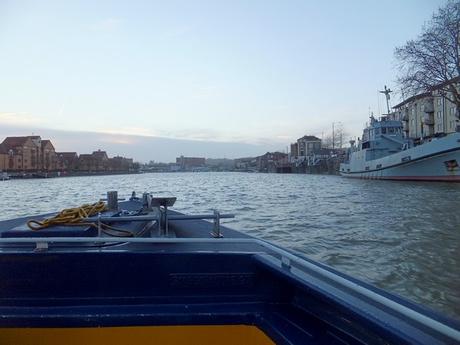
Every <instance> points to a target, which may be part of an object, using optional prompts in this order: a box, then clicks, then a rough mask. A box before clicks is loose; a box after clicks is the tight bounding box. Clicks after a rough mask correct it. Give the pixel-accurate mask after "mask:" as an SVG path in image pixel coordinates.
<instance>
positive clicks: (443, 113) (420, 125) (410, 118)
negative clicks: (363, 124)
mask: <svg viewBox="0 0 460 345" xmlns="http://www.w3.org/2000/svg"><path fill="white" fill-rule="evenodd" d="M459 81H460V79H459V78H456V79H454V80H453V81H452V83H455V87H456V88H457V89H459V90H460V87H459ZM443 86H445V84H439V85H438V86H436V87H434V88H433V89H432V90H430V91H428V92H424V93H421V94H418V95H415V96H412V97H409V98H407V99H406V100H404V101H402V102H401V103H399V104H397V105H395V106H394V107H393V109H394V112H393V114H391V117H392V118H393V119H394V120H399V121H402V123H403V131H404V133H405V137H406V138H411V139H416V140H419V139H421V138H426V137H431V136H433V135H439V134H442V133H446V134H447V133H453V132H456V131H458V127H459V125H460V121H459V114H458V110H457V107H456V105H455V104H454V103H452V102H451V101H450V100H449V98H451V96H452V95H451V94H450V93H449V92H447V94H445V95H444V93H443V92H444V91H442V89H441V88H442V87H443ZM446 96H447V97H446Z"/></svg>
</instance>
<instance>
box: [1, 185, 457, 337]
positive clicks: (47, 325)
mask: <svg viewBox="0 0 460 345" xmlns="http://www.w3.org/2000/svg"><path fill="white" fill-rule="evenodd" d="M116 200H117V197H116V195H115V194H114V193H110V194H109V195H108V197H107V201H108V203H107V205H106V204H104V203H102V202H98V203H95V204H93V205H85V206H84V207H81V208H76V209H71V210H65V211H63V212H61V213H59V214H47V215H42V216H34V217H23V218H18V219H12V220H6V221H2V222H0V237H1V238H0V282H1V283H0V284H1V287H2V288H1V289H0V315H1V316H2V317H1V318H0V343H1V344H30V343H37V342H39V343H40V344H62V343H65V344H77V343H85V344H106V343H110V344H151V343H161V344H273V343H276V344H390V343H395V344H408V343H415V344H417V343H418V344H445V343H448V344H453V343H459V342H460V325H459V324H458V323H457V322H456V321H454V320H451V319H448V318H446V317H443V316H442V315H439V314H437V313H435V312H433V311H431V310H429V309H427V308H425V307H423V306H419V305H416V304H414V303H412V302H409V301H406V300H404V299H402V298H400V297H398V296H394V295H392V294H389V293H387V292H385V291H382V290H380V289H378V288H375V287H373V286H371V285H369V284H366V283H364V282H361V281H359V280H357V279H354V278H352V277H349V276H347V275H345V274H343V273H341V272H338V271H336V270H334V269H332V268H330V267H328V266H325V265H323V264H320V263H317V262H315V261H313V260H310V259H308V258H306V257H304V256H303V255H301V254H299V253H297V252H295V251H291V250H287V249H283V248H281V247H279V246H277V245H274V244H272V243H269V242H266V241H263V240H260V239H256V238H253V237H250V236H248V235H245V234H244V233H242V232H239V231H236V230H233V229H230V228H227V227H224V226H222V225H221V222H220V220H221V219H222V218H230V217H233V215H231V214H220V213H219V212H217V211H215V212H214V213H213V214H209V215H206V214H204V215H184V214H180V213H178V212H174V211H171V210H170V209H169V208H170V207H172V206H173V204H174V201H175V198H164V197H152V196H151V195H150V194H147V193H144V194H143V196H142V198H137V197H136V196H135V195H134V194H133V195H132V197H131V198H130V199H129V200H128V201H124V202H120V203H118V202H117V201H116ZM203 219H208V220H210V221H211V222H208V221H206V220H203Z"/></svg>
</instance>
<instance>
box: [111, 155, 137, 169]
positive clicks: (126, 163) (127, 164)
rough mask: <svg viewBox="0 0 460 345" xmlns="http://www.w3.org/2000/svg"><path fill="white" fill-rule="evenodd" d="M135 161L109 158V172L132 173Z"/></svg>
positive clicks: (117, 157) (118, 157) (116, 157)
mask: <svg viewBox="0 0 460 345" xmlns="http://www.w3.org/2000/svg"><path fill="white" fill-rule="evenodd" d="M133 164H134V163H133V159H132V158H125V157H120V156H115V157H113V158H109V170H110V171H130V170H132V168H133Z"/></svg>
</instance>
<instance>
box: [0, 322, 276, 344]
mask: <svg viewBox="0 0 460 345" xmlns="http://www.w3.org/2000/svg"><path fill="white" fill-rule="evenodd" d="M0 344H2V345H10V344H11V345H64V344H65V345H76V344H79V345H93V344H94V345H104V344H110V345H138V344H143V345H144V344H161V345H173V344H174V345H211V344H212V345H216V344H221V345H230V344H237V345H242V344H254V345H268V344H275V343H274V342H273V341H272V340H271V339H270V338H269V337H267V336H266V335H265V334H264V333H263V332H262V331H261V330H259V329H258V328H257V327H255V326H245V325H228V326H226V325H222V326H145V327H144V326H139V327H101V328H2V329H0Z"/></svg>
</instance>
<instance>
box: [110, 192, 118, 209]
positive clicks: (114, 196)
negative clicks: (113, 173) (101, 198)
mask: <svg viewBox="0 0 460 345" xmlns="http://www.w3.org/2000/svg"><path fill="white" fill-rule="evenodd" d="M107 207H108V208H109V210H110V211H118V192H117V191H116V190H113V191H109V192H107Z"/></svg>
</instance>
